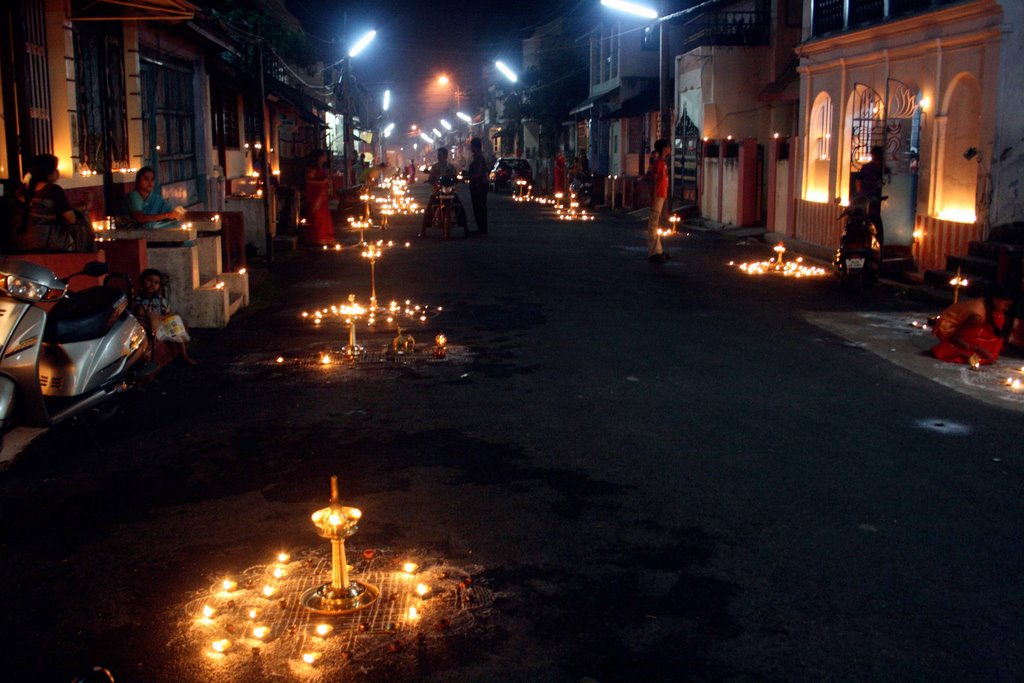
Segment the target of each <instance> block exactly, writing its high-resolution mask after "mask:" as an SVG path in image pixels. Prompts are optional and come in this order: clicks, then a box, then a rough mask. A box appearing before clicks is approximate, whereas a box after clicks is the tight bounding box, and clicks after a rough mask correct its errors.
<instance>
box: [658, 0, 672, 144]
mask: <svg viewBox="0 0 1024 683" xmlns="http://www.w3.org/2000/svg"><path fill="white" fill-rule="evenodd" d="M668 11H669V10H668V0H661V16H662V17H665V16H667V15H668ZM668 38H669V30H668V20H667V19H661V21H659V22H658V52H659V57H660V62H661V69H660V73H659V78H658V87H659V93H658V111H659V116H658V118H659V126H658V137H659V138H661V139H663V140H668V139H669V138H670V137H671V135H672V89H671V88H670V87H669V86H670V83H671V80H672V73H671V71H672V50H671V46H670V45H669V44H668Z"/></svg>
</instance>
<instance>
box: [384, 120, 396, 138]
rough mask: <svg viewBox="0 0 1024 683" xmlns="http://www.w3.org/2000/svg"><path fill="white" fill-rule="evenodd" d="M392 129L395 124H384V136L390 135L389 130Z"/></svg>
mask: <svg viewBox="0 0 1024 683" xmlns="http://www.w3.org/2000/svg"><path fill="white" fill-rule="evenodd" d="M394 129H395V124H393V123H389V124H388V125H386V126H384V137H386V138H389V137H391V131H393V130H394Z"/></svg>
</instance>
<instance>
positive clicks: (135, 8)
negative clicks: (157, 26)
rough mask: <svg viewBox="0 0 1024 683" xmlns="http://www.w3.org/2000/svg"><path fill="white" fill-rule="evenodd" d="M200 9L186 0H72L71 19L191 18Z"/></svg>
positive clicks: (149, 19) (177, 19)
mask: <svg viewBox="0 0 1024 683" xmlns="http://www.w3.org/2000/svg"><path fill="white" fill-rule="evenodd" d="M198 11H199V8H198V7H196V6H195V5H193V4H192V3H191V2H186V0H71V11H70V19H71V21H125V20H131V21H188V20H190V19H192V18H193V17H194V16H195V14H196V12H198Z"/></svg>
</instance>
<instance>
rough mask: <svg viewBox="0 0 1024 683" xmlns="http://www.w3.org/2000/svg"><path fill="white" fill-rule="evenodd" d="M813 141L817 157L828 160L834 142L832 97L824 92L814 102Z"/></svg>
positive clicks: (820, 159)
mask: <svg viewBox="0 0 1024 683" xmlns="http://www.w3.org/2000/svg"><path fill="white" fill-rule="evenodd" d="M811 141H812V143H813V144H814V150H815V158H816V159H817V160H818V161H828V159H829V156H830V154H829V146H830V143H831V142H832V98H831V97H829V96H828V95H825V94H824V93H822V94H821V95H819V96H818V99H817V101H816V102H815V103H814V111H813V112H812V113H811Z"/></svg>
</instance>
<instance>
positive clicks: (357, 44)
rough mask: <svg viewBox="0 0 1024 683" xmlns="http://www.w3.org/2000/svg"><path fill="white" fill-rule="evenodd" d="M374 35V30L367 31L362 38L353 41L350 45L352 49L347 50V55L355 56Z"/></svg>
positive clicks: (375, 33)
mask: <svg viewBox="0 0 1024 683" xmlns="http://www.w3.org/2000/svg"><path fill="white" fill-rule="evenodd" d="M376 35H377V32H376V31H369V32H368V33H366V34H365V35H364V36H363V37H362V38H360V39H359V40H357V41H356V42H355V45H353V46H352V49H351V50H349V51H348V56H349V57H355V56H357V55H358V54H359V53H360V52H362V51H363V50H364V49H365V48H366V46H367V45H369V44H370V42H371V41H372V40H373V39H374V38H375V37H376Z"/></svg>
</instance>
